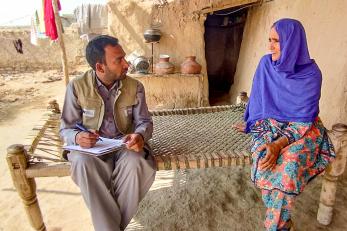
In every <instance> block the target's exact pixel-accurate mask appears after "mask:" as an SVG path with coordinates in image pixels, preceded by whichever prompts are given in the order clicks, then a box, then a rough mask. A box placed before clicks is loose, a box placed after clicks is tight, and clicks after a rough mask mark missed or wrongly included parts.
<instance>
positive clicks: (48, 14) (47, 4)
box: [43, 0, 61, 40]
mask: <svg viewBox="0 0 347 231" xmlns="http://www.w3.org/2000/svg"><path fill="white" fill-rule="evenodd" d="M57 3H58V9H59V10H61V6H60V2H59V0H57ZM43 12H44V20H45V29H46V35H47V36H48V37H50V38H51V39H52V40H56V39H57V38H58V32H57V26H56V24H55V17H54V10H53V5H52V0H44V10H43Z"/></svg>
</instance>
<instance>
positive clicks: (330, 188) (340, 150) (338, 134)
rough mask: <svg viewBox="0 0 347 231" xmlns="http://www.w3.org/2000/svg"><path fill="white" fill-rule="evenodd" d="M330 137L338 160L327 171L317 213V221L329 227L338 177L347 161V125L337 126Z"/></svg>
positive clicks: (330, 133)
mask: <svg viewBox="0 0 347 231" xmlns="http://www.w3.org/2000/svg"><path fill="white" fill-rule="evenodd" d="M329 137H330V139H331V141H332V143H333V145H334V148H335V151H336V159H335V160H334V161H333V162H332V163H331V164H330V165H329V166H328V168H327V169H326V171H325V174H324V179H323V183H322V190H321V195H320V201H319V208H318V213H317V221H318V222H319V223H320V224H322V225H329V224H330V223H331V219H332V216H333V207H334V204H335V198H336V188H337V180H338V177H339V176H340V175H341V174H343V172H344V170H345V166H346V159H347V125H345V124H335V125H333V129H332V131H330V132H329Z"/></svg>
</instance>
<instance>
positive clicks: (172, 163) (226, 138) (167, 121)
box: [27, 105, 251, 170]
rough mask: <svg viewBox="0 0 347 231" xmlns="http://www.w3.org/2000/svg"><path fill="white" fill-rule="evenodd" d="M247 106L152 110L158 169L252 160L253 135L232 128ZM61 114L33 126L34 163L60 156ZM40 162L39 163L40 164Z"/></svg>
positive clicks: (30, 148) (31, 147) (30, 152)
mask: <svg viewBox="0 0 347 231" xmlns="http://www.w3.org/2000/svg"><path fill="white" fill-rule="evenodd" d="M244 110H245V108H244V106H235V105H232V106H217V107H205V108H187V109H174V110H161V111H152V112H151V114H152V118H153V123H154V133H153V137H152V139H151V140H150V142H149V143H150V146H151V147H152V150H153V153H154V157H155V160H156V162H157V170H171V169H193V168H207V167H217V166H232V165H244V164H249V163H250V160H251V158H250V152H249V144H250V136H249V135H246V134H243V133H239V132H237V131H236V130H235V129H233V128H232V125H233V124H235V123H236V122H239V121H242V117H243V114H244ZM59 126H60V114H59V113H52V114H50V115H49V116H46V118H45V123H44V124H43V125H41V126H38V127H36V128H35V129H34V132H35V134H33V135H32V136H31V137H29V138H31V143H30V144H28V145H27V153H28V155H29V157H30V158H29V162H30V163H31V164H34V165H35V164H37V163H43V162H47V164H49V165H52V164H54V163H56V162H64V160H62V159H60V158H59V157H60V153H61V151H62V149H61V147H62V145H63V143H62V141H61V140H60V139H59V134H58V132H59ZM38 166H40V165H38Z"/></svg>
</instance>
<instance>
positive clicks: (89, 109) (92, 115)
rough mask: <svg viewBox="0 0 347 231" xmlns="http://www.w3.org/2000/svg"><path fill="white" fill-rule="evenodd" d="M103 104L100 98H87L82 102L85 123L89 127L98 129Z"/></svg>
mask: <svg viewBox="0 0 347 231" xmlns="http://www.w3.org/2000/svg"><path fill="white" fill-rule="evenodd" d="M101 106H102V104H101V103H100V101H99V100H95V99H86V100H85V101H83V102H81V107H82V120H83V125H84V126H86V127H87V128H89V129H95V130H97V129H98V123H99V119H100V112H101Z"/></svg>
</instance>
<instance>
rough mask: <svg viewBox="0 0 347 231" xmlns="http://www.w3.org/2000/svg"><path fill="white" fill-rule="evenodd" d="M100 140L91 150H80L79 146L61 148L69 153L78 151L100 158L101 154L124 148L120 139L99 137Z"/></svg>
mask: <svg viewBox="0 0 347 231" xmlns="http://www.w3.org/2000/svg"><path fill="white" fill-rule="evenodd" d="M100 138H101V139H102V141H101V140H99V141H98V142H96V144H95V146H94V147H92V148H82V147H81V146H79V145H67V146H63V149H65V150H70V151H79V152H83V153H86V154H92V155H96V156H100V155H103V154H107V153H110V152H112V151H115V150H117V149H120V148H122V147H124V146H125V144H124V143H123V141H122V140H121V139H108V138H105V137H100Z"/></svg>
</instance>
